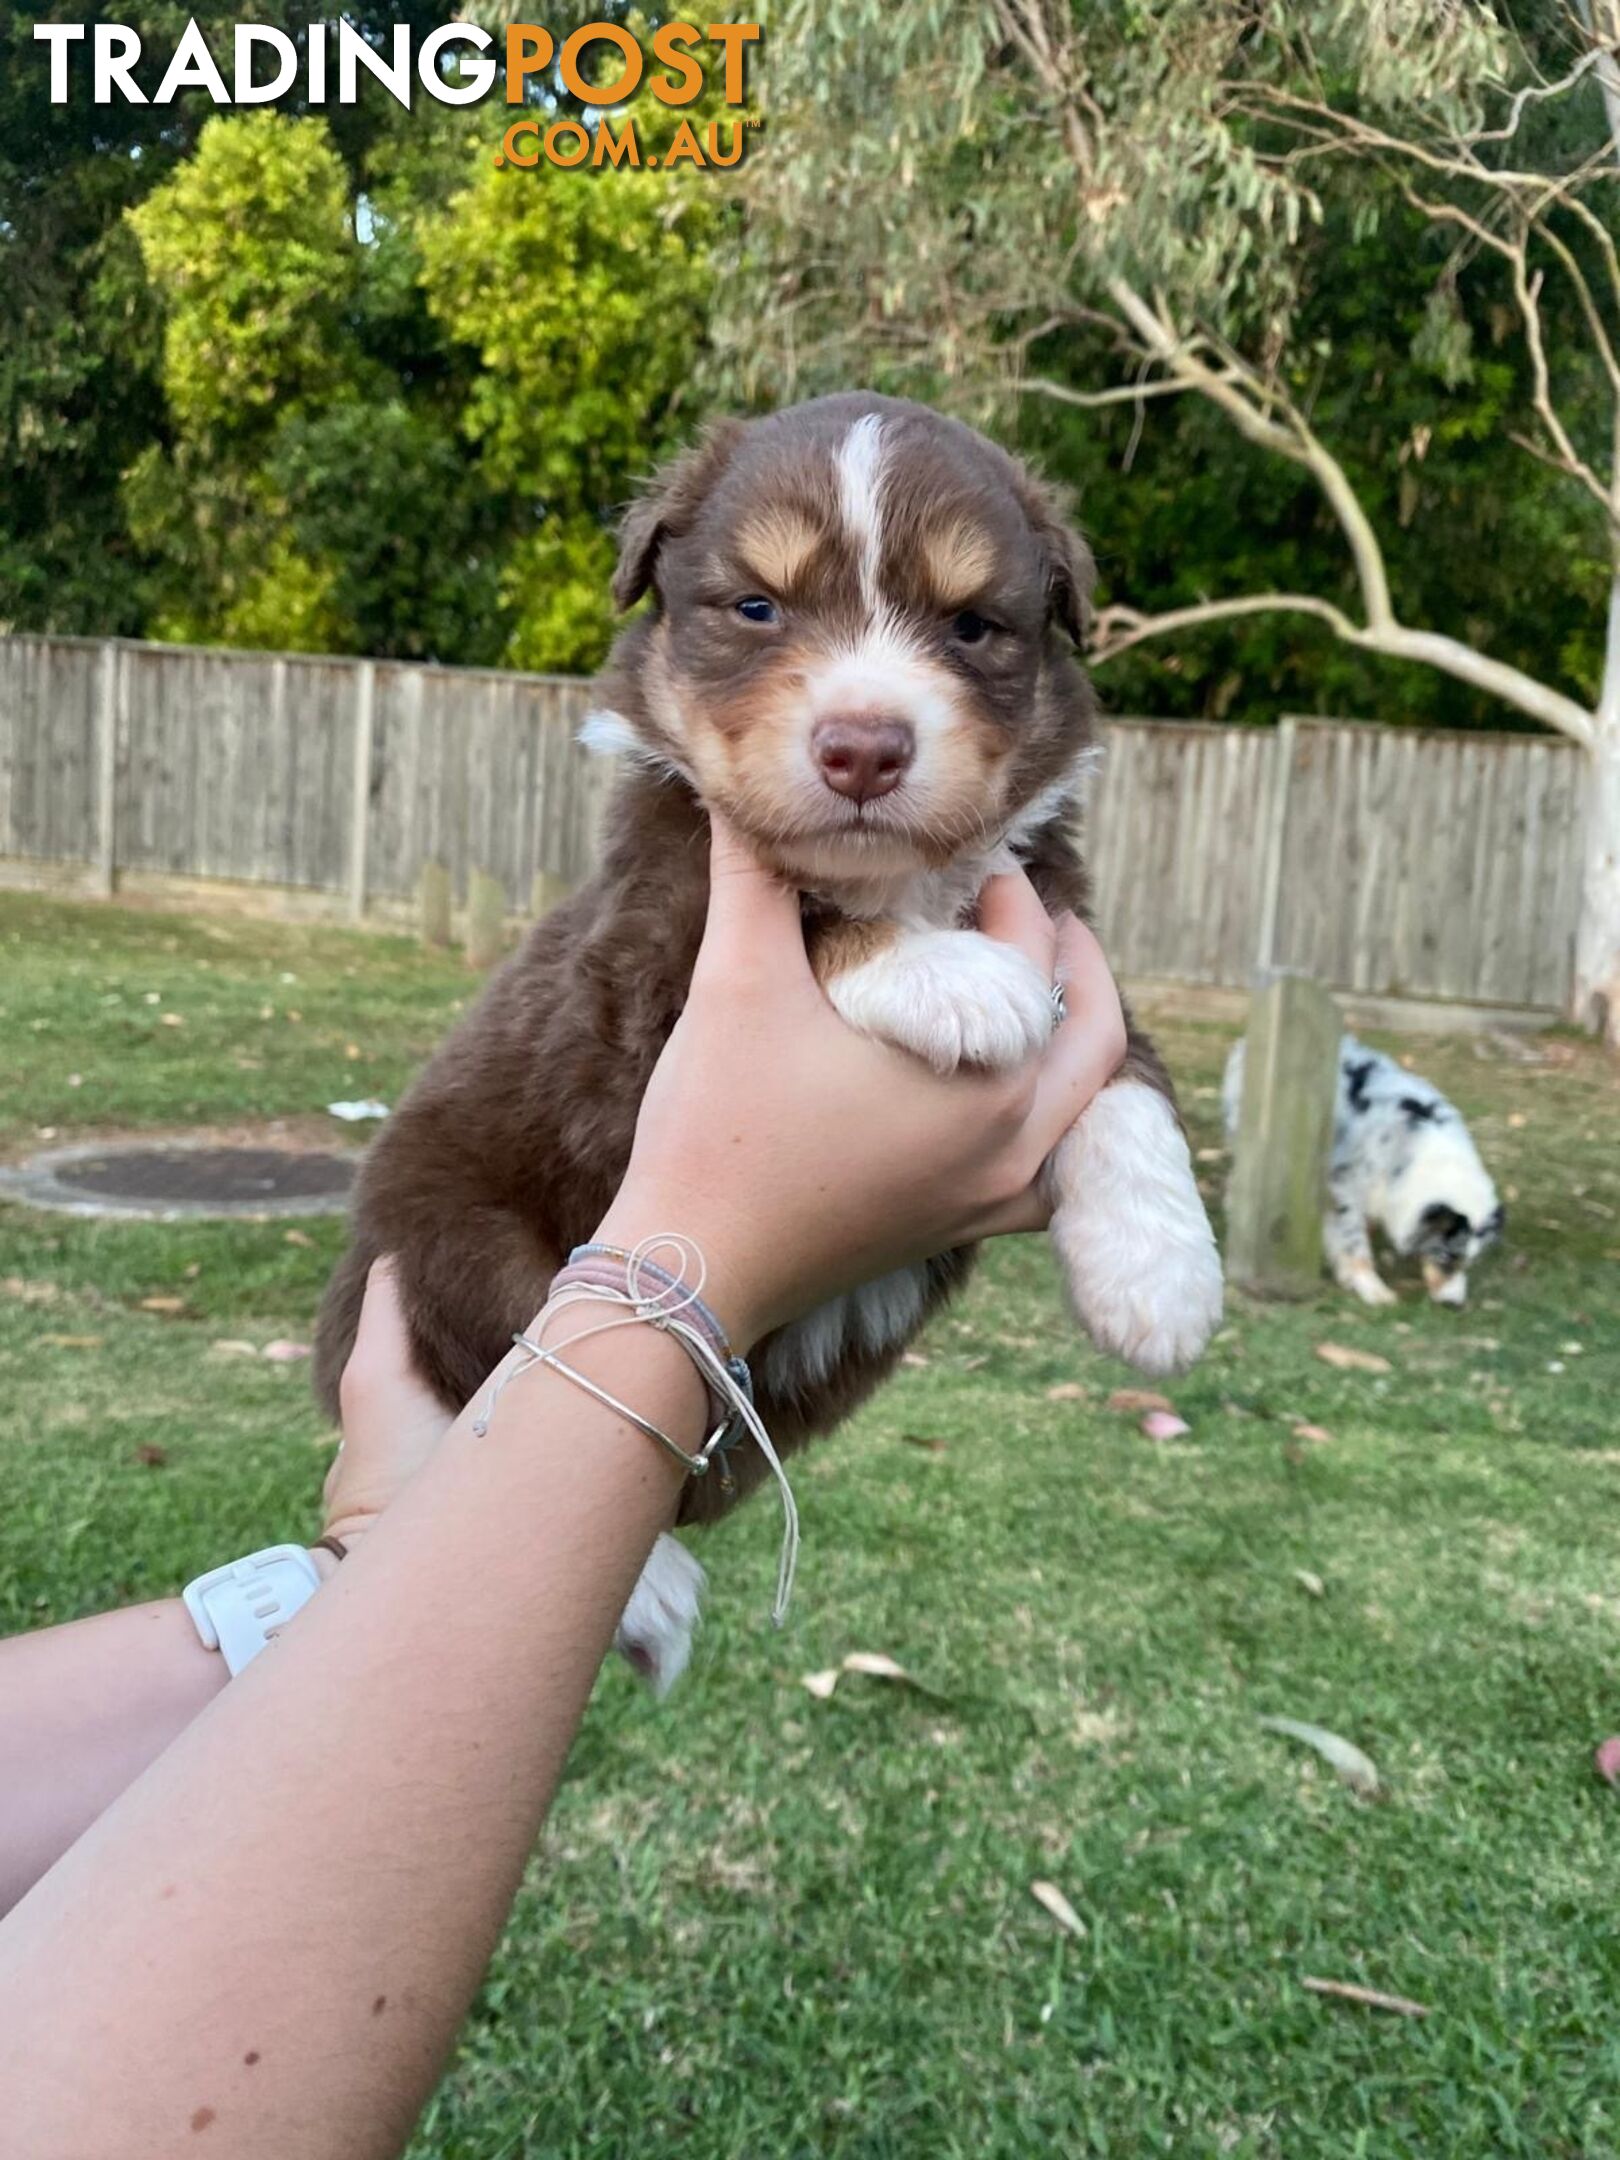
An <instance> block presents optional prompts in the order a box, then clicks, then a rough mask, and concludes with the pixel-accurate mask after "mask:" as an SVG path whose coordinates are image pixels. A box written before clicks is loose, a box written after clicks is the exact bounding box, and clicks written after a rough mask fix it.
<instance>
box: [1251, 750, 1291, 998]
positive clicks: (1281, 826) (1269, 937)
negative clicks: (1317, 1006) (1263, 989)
mask: <svg viewBox="0 0 1620 2160" xmlns="http://www.w3.org/2000/svg"><path fill="white" fill-rule="evenodd" d="M1295 732H1296V731H1295V727H1294V722H1293V720H1292V719H1291V718H1285V719H1283V720H1280V721H1279V722H1278V723H1277V735H1276V743H1277V748H1276V752H1275V764H1274V766H1273V769H1272V774H1271V791H1270V794H1269V795H1268V797H1267V800H1266V822H1265V830H1264V832H1263V833H1262V835H1261V839H1262V847H1261V853H1260V865H1261V867H1260V924H1259V932H1258V936H1257V938H1256V942H1255V955H1254V964H1255V967H1256V968H1257V969H1258V970H1259V972H1260V973H1261V974H1262V975H1264V974H1266V973H1268V972H1269V971H1270V970H1271V968H1273V967H1274V966H1275V965H1276V960H1277V916H1278V912H1279V910H1280V908H1281V905H1282V876H1283V846H1284V842H1285V840H1286V838H1287V834H1288V790H1289V785H1290V783H1291V781H1292V779H1293V774H1294V736H1295Z"/></svg>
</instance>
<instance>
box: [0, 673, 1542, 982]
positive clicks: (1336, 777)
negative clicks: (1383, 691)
mask: <svg viewBox="0 0 1620 2160" xmlns="http://www.w3.org/2000/svg"><path fill="white" fill-rule="evenodd" d="M589 705H590V685H589V684H587V683H583V682H580V681H576V680H573V679H570V678H564V677H558V676H536V675H514V674H503V673H497V672H493V671H487V670H473V669H446V668H433V667H409V666H404V665H400V664H396V663H393V662H387V661H369V660H337V659H328V658H306V657H303V656H297V655H286V656H280V655H266V654H256V653H234V652H224V651H214V650H206V651H205V650H196V649H192V648H188V647H178V646H163V645H139V644H130V643H124V642H121V641H103V642H90V641H86V640H80V639H73V638H30V637H13V638H0V860H6V861H9V862H11V863H13V864H15V865H19V866H21V867H22V869H23V871H24V872H25V873H27V872H34V873H38V872H40V871H41V870H43V871H45V872H46V873H50V872H52V871H53V870H54V871H56V872H59V873H61V874H63V876H64V877H65V878H67V879H68V880H69V881H74V882H81V883H82V882H84V881H86V880H88V882H89V883H90V884H91V886H92V887H93V888H94V889H97V890H100V891H103V892H111V891H112V890H113V889H114V886H115V884H116V882H117V880H118V879H119V877H120V876H122V875H125V874H129V876H130V878H131V882H134V883H139V882H141V881H142V880H143V879H145V878H149V877H169V878H175V877H180V878H197V879H218V880H229V881H233V882H236V883H241V884H247V885H253V886H267V887H273V888H277V889H281V890H295V889H302V890H305V891H308V892H311V893H313V894H317V895H325V896H327V898H328V901H329V903H330V904H331V905H333V906H334V907H341V908H343V909H344V910H346V911H347V912H348V913H349V914H350V915H352V916H354V917H356V918H358V917H360V916H362V915H364V914H366V913H368V912H375V913H380V914H383V915H385V916H395V917H397V915H398V913H399V911H400V910H401V908H402V907H404V906H405V905H407V904H408V903H409V902H410V900H411V898H412V896H413V895H414V893H415V892H416V890H417V886H418V883H419V880H420V877H421V872H422V867H423V865H424V863H427V862H430V861H437V862H442V863H444V864H445V865H446V866H447V867H448V869H449V871H450V874H451V878H452V881H453V885H454V888H455V890H456V891H457V892H458V893H464V892H465V890H466V884H467V879H468V876H469V874H470V873H471V872H473V871H475V870H482V871H485V872H487V873H489V874H490V875H492V876H494V877H496V878H498V879H499V880H500V882H501V884H502V886H503V887H504V889H505V892H506V896H507V902H508V905H509V907H510V908H511V910H512V911H513V912H514V913H522V912H525V911H526V910H527V909H528V908H529V907H530V906H531V905H532V904H533V895H534V894H535V892H536V891H537V890H540V891H543V892H548V893H551V892H555V891H557V890H560V889H561V888H563V887H566V886H568V885H572V884H574V883H576V882H577V881H578V880H579V879H580V878H581V877H582V876H584V875H585V874H586V872H587V871H588V869H589V867H590V864H591V860H592V857H593V853H594V848H595V838H596V831H597V821H598V818H599V816H600V812H601V806H602V803H603V800H604V798H605V793H606V789H607V786H608V784H609V780H610V770H611V769H610V768H609V767H608V766H606V765H605V764H604V762H603V761H602V760H600V759H597V758H592V757H589V756H587V755H586V754H585V753H584V752H583V751H581V750H580V749H579V747H578V745H577V744H576V742H575V740H574V736H575V731H576V729H577V727H578V724H579V721H580V719H581V718H582V717H583V715H584V713H585V712H586V711H587V710H588V709H589ZM1105 753H1106V754H1105V759H1104V764H1103V769H1102V774H1101V777H1100V779H1099V782H1098V784H1097V787H1096V790H1095V793H1094V799H1093V802H1092V805H1091V808H1090V812H1089V820H1088V821H1089V825H1090V830H1091V840H1090V852H1091V858H1092V863H1093V867H1094V870H1095V873H1096V885H1097V917H1098V923H1099V926H1100V928H1101V929H1102V932H1103V934H1104V936H1105V938H1106V940H1107V942H1108V945H1109V948H1110V951H1111V953H1112V955H1113V958H1114V961H1115V964H1116V966H1118V968H1119V969H1120V971H1121V973H1122V974H1125V975H1129V976H1132V977H1135V978H1153V979H1158V980H1163V981H1170V982H1191V983H1208V984H1222V985H1231V986H1236V987H1241V986H1242V985H1244V984H1246V983H1247V982H1248V981H1249V979H1250V977H1251V975H1252V973H1253V971H1254V969H1255V967H1256V966H1257V965H1266V964H1273V965H1278V966H1287V967H1295V968H1301V969H1304V970H1307V971H1308V972H1310V973H1312V974H1314V975H1317V976H1319V977H1321V978H1322V979H1323V980H1324V981H1326V982H1328V983H1330V984H1332V985H1334V986H1335V987H1337V988H1339V989H1343V990H1348V991H1354V992H1359V993H1362V994H1363V995H1366V996H1390V997H1419V998H1426V999H1437V1000H1446V1001H1455V1002H1459V1003H1466V1004H1480V1005H1495V1006H1505V1007H1517V1008H1522V1009H1528V1010H1538V1011H1557V1010H1560V1009H1562V1008H1563V1006H1564V1004H1565V1002H1566V1000H1567V997H1568V994H1569V987H1570V974H1571V966H1572V957H1573V946H1574V932H1575V917H1576V907H1577V891H1578V865H1579V852H1580V851H1579V820H1580V815H1581V757H1580V753H1579V751H1578V750H1576V749H1575V748H1574V747H1573V746H1572V745H1569V744H1565V743H1562V742H1557V741H1544V740H1542V739H1540V738H1536V737H1529V736H1510V735H1479V734H1456V735H1441V734H1419V733H1416V732H1414V731H1409V730H1403V729H1395V728H1388V727H1370V726H1364V725H1357V724H1353V723H1346V722H1338V721H1309V720H1299V721H1285V722H1284V723H1283V724H1282V726H1281V727H1279V728H1276V729H1266V730H1261V729H1247V728H1234V727H1215V726H1197V725H1183V724H1180V723H1171V722H1158V721H1117V722H1113V723H1111V724H1110V725H1109V726H1108V727H1107V728H1106V730H1105ZM537 878H538V879H543V880H544V884H543V885H541V886H538V887H537V884H536V880H537Z"/></svg>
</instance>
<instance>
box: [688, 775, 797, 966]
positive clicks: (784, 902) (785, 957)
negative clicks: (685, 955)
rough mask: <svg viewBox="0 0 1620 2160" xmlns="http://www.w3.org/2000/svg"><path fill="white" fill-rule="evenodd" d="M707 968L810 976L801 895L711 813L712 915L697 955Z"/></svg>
mask: <svg viewBox="0 0 1620 2160" xmlns="http://www.w3.org/2000/svg"><path fill="white" fill-rule="evenodd" d="M698 966H699V967H700V968H702V969H709V968H722V969H727V970H736V969H739V968H741V967H744V966H746V967H751V968H771V969H792V968H797V969H800V970H802V971H804V972H805V973H808V972H809V966H810V963H809V961H808V960H807V959H806V957H805V950H804V925H803V922H802V920H801V918H800V914H799V895H798V893H797V892H796V891H795V890H794V888H793V887H792V886H791V885H787V884H784V883H783V881H782V879H781V878H779V877H778V876H777V875H776V873H775V872H774V871H773V870H767V869H766V867H765V865H764V864H763V863H762V862H761V861H760V860H759V857H758V856H757V855H756V854H755V853H754V851H753V849H752V848H751V847H750V846H749V844H748V842H747V841H746V840H745V839H744V838H743V836H742V834H741V833H739V832H738V830H737V828H736V826H735V825H733V824H732V823H731V822H730V820H729V819H727V818H725V817H724V816H722V815H721V813H720V812H719V811H717V810H711V811H710V812H709V913H708V919H707V921H706V922H705V925H704V930H703V944H702V946H701V948H700V950H699V952H698Z"/></svg>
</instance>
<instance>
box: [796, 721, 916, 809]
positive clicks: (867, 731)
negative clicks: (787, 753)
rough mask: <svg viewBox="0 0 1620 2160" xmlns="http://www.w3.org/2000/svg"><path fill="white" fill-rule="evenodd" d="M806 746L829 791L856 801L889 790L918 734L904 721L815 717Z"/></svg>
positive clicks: (900, 775)
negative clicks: (808, 743) (811, 752)
mask: <svg viewBox="0 0 1620 2160" xmlns="http://www.w3.org/2000/svg"><path fill="white" fill-rule="evenodd" d="M810 746H811V748H812V750H813V751H814V752H815V759H816V763H817V764H818V765H819V766H820V768H821V777H822V779H823V780H825V781H826V783H827V785H828V786H829V787H830V788H831V789H832V791H833V793H834V794H835V795H847V796H848V797H849V799H850V801H851V802H857V803H866V802H876V801H877V799H878V797H879V796H880V795H892V794H893V792H894V790H895V789H896V788H897V787H898V786H899V785H900V783H901V781H902V780H903V779H904V778H905V775H906V767H907V766H908V765H909V764H910V763H911V761H912V759H913V758H914V757H915V756H916V754H917V738H916V735H915V734H914V733H913V731H912V729H911V728H910V726H909V725H908V724H907V722H905V721H904V720H883V719H876V718H870V717H866V716H863V715H856V716H852V717H850V718H848V719H843V720H836V719H835V720H820V721H818V722H817V723H816V730H815V733H814V734H813V735H812V736H811V738H810Z"/></svg>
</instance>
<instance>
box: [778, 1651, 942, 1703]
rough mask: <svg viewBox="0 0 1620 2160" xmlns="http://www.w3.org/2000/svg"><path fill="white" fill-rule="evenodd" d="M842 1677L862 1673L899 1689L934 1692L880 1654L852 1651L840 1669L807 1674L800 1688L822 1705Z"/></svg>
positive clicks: (829, 1668) (897, 1664) (834, 1668)
mask: <svg viewBox="0 0 1620 2160" xmlns="http://www.w3.org/2000/svg"><path fill="white" fill-rule="evenodd" d="M845 1673H862V1674H864V1675H865V1677H866V1678H867V1679H869V1680H897V1681H899V1683H900V1684H901V1686H902V1687H912V1688H916V1689H917V1690H918V1692H919V1693H920V1694H923V1695H932V1694H933V1693H934V1692H935V1690H934V1689H933V1688H931V1687H929V1686H927V1685H926V1684H925V1683H924V1682H923V1681H921V1680H919V1679H918V1678H917V1676H916V1675H915V1674H914V1673H908V1672H907V1671H906V1668H905V1667H904V1666H903V1665H901V1664H899V1663H897V1662H896V1660H895V1659H894V1658H892V1657H889V1656H887V1655H885V1653H884V1652H883V1651H881V1650H851V1651H850V1653H849V1655H848V1656H847V1657H846V1658H845V1659H844V1661H843V1663H842V1664H841V1665H829V1666H828V1668H827V1669H826V1671H825V1672H813V1673H806V1674H805V1675H804V1677H803V1679H802V1680H801V1681H800V1682H799V1685H800V1686H801V1687H802V1688H807V1689H808V1690H809V1692H810V1693H811V1694H812V1695H813V1696H814V1697H815V1698H816V1700H817V1702H825V1701H826V1700H827V1698H828V1696H829V1695H831V1693H832V1692H833V1690H834V1688H836V1687H837V1685H838V1683H839V1680H840V1679H841V1678H842V1677H843V1675H844V1674H845Z"/></svg>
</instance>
